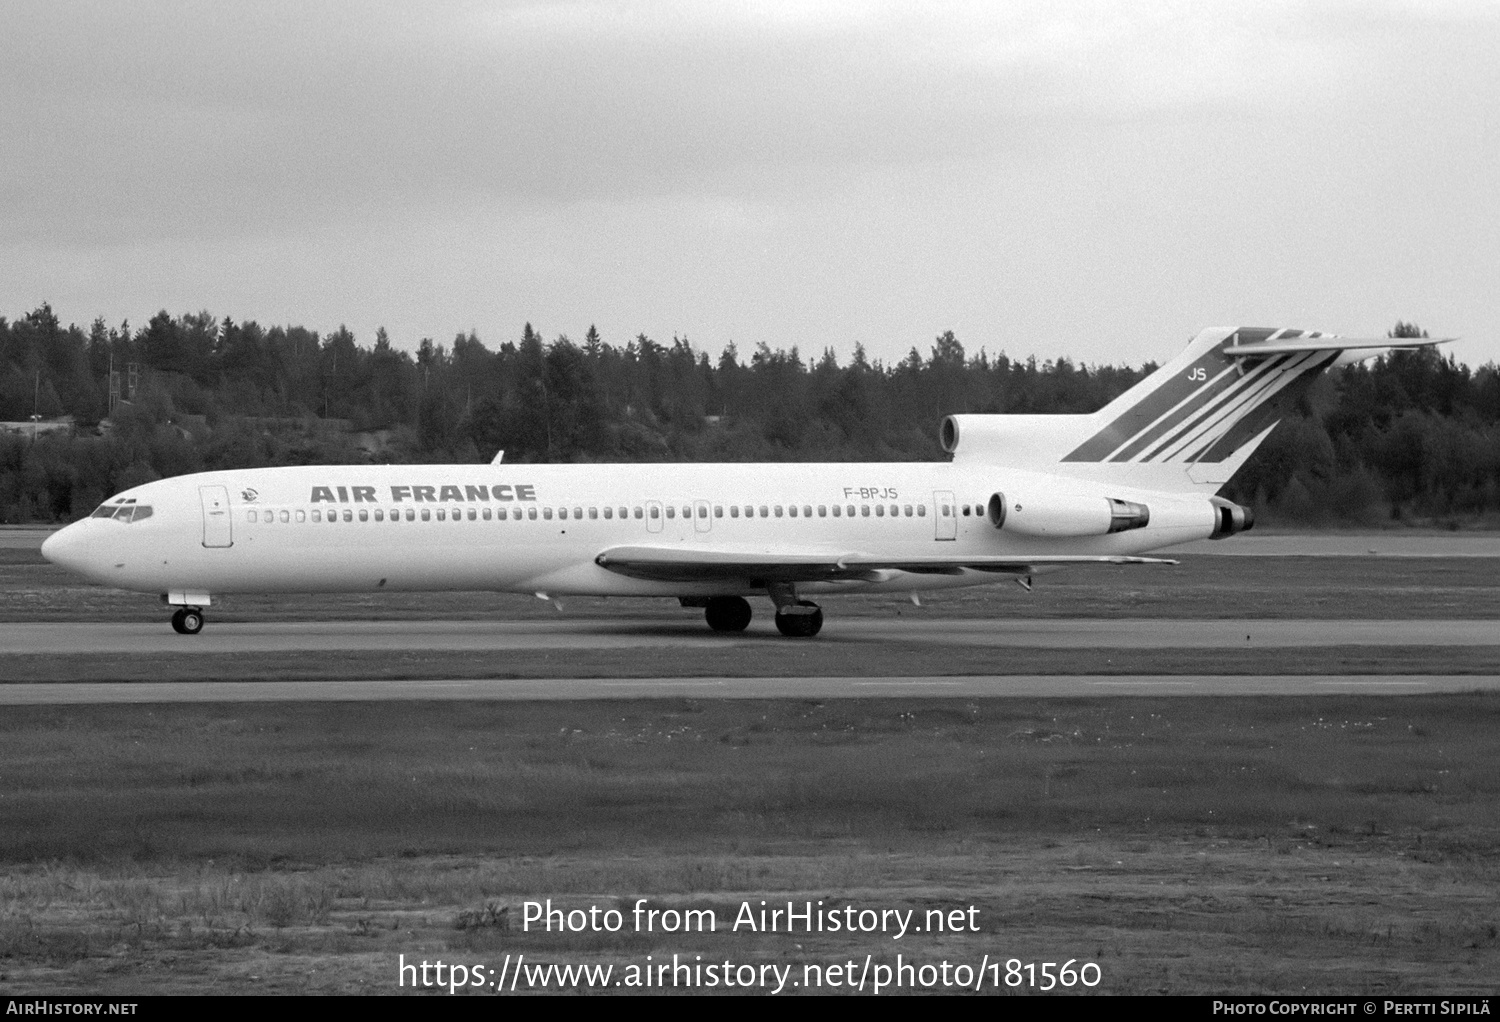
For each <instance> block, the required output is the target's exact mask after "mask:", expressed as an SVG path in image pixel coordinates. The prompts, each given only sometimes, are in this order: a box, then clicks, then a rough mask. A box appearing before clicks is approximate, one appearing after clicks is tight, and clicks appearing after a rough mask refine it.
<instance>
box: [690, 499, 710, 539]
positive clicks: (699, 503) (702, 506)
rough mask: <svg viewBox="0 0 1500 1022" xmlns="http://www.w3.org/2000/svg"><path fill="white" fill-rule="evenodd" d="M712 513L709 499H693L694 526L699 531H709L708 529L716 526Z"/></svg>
mask: <svg viewBox="0 0 1500 1022" xmlns="http://www.w3.org/2000/svg"><path fill="white" fill-rule="evenodd" d="M712 515H713V510H712V509H711V508H710V507H709V505H708V501H706V500H695V501H693V528H694V529H696V530H698V531H699V532H707V531H708V530H710V529H712V528H713V527H714V520H713V518H712V517H711V516H712Z"/></svg>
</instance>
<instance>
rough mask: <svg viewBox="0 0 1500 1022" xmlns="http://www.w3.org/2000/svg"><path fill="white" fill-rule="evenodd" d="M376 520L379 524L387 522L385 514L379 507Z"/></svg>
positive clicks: (376, 511) (376, 510)
mask: <svg viewBox="0 0 1500 1022" xmlns="http://www.w3.org/2000/svg"><path fill="white" fill-rule="evenodd" d="M375 520H376V521H377V522H383V521H385V512H384V511H382V510H380V508H378V507H377V508H376V509H375Z"/></svg>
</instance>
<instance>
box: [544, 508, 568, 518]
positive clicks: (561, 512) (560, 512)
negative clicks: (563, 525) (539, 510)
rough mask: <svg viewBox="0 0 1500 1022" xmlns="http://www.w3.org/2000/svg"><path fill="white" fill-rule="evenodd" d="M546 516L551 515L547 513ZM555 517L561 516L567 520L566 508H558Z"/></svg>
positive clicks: (549, 516)
mask: <svg viewBox="0 0 1500 1022" xmlns="http://www.w3.org/2000/svg"><path fill="white" fill-rule="evenodd" d="M547 517H548V518H551V517H552V516H551V515H548V516H547ZM557 517H559V518H561V519H562V520H563V521H567V520H568V509H567V508H565V507H560V508H558V509H557Z"/></svg>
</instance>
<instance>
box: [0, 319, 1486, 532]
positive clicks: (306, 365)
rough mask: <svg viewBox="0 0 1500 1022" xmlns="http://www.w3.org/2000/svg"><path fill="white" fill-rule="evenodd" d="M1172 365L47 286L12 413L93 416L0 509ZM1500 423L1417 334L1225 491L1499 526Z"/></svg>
mask: <svg viewBox="0 0 1500 1022" xmlns="http://www.w3.org/2000/svg"><path fill="white" fill-rule="evenodd" d="M1391 333H1392V335H1393V336H1420V332H1419V330H1418V328H1417V327H1415V326H1413V325H1412V324H1407V323H1398V324H1397V325H1396V327H1395V328H1394V329H1393V330H1392V331H1391ZM1184 340H1185V339H1184ZM1154 368H1155V366H1154V365H1151V364H1147V365H1145V366H1141V367H1138V368H1131V367H1126V366H1085V365H1078V364H1075V363H1074V362H1072V361H1070V360H1068V359H1066V358H1058V359H1056V360H1048V361H1044V362H1040V363H1039V362H1037V360H1036V359H1035V358H1026V359H1025V360H1021V361H1017V360H1012V359H1011V358H1009V357H1007V356H1006V355H1005V354H998V355H992V354H989V353H987V352H985V351H980V352H979V353H978V354H970V353H968V352H966V351H965V348H964V346H963V344H962V343H961V341H960V340H959V339H958V338H956V337H955V336H954V335H953V333H952V332H951V331H950V332H946V333H944V334H942V335H941V336H939V337H937V338H936V339H935V340H934V341H933V343H932V344H931V345H930V346H929V347H928V351H927V353H926V354H925V355H924V354H923V353H922V352H921V351H919V350H918V349H917V348H915V347H914V348H912V350H911V352H910V354H909V355H908V356H907V357H906V358H905V359H903V360H901V361H900V362H897V363H894V364H885V363H882V362H880V361H871V360H870V359H868V358H867V357H866V355H865V353H864V351H863V349H862V348H856V349H855V353H854V356H853V357H852V359H850V360H849V361H848V362H847V364H843V365H841V364H839V362H838V360H837V359H836V358H835V356H834V354H833V352H832V350H831V349H828V348H824V349H823V351H822V353H821V354H819V355H817V356H812V355H810V354H804V353H803V352H802V351H801V350H800V347H799V346H796V345H794V346H792V347H791V348H790V349H775V350H773V349H771V348H769V347H767V346H766V345H764V344H762V345H759V346H757V348H756V349H755V350H754V351H753V352H749V353H743V352H740V351H737V350H736V349H735V348H734V346H733V345H730V346H729V347H728V348H726V349H725V350H724V351H723V352H721V353H720V354H719V355H718V357H717V358H714V357H713V356H711V355H710V354H709V353H708V352H705V351H700V350H697V349H696V348H694V347H693V345H692V344H691V343H689V342H688V341H687V340H686V339H682V338H674V339H673V341H672V343H671V344H661V343H658V342H656V341H653V340H652V339H650V338H648V337H646V336H644V335H640V336H637V337H635V338H634V339H632V340H629V341H627V342H626V343H624V344H611V343H608V342H606V341H604V340H603V339H601V338H600V337H599V335H598V333H597V332H596V331H595V330H594V329H593V328H592V327H591V328H589V330H588V332H587V333H586V334H585V335H584V336H583V338H582V340H581V341H574V340H572V339H570V338H569V337H567V336H558V337H556V338H555V339H553V340H551V341H550V342H549V341H544V340H543V339H542V337H541V336H540V335H539V334H538V333H537V332H536V331H535V330H533V329H532V327H531V325H530V324H527V325H526V326H525V327H524V329H523V330H522V331H521V336H520V338H519V340H516V341H505V342H503V343H501V344H500V345H499V347H498V348H496V349H491V348H490V347H488V346H486V345H485V344H484V343H483V342H481V340H480V339H479V338H478V337H477V336H475V335H474V333H472V332H470V333H468V334H460V335H458V336H457V337H455V338H454V339H453V342H452V344H451V346H446V347H445V346H444V345H441V344H434V343H433V342H432V341H431V340H429V339H424V340H422V341H421V343H420V345H419V347H418V349H417V351H416V352H415V354H412V353H409V352H407V351H405V350H402V349H400V348H397V347H395V346H394V345H393V344H392V343H391V341H390V339H389V338H388V337H387V336H386V333H385V331H384V330H380V331H377V333H376V336H375V338H374V340H373V342H372V343H371V344H369V345H363V344H361V343H359V341H358V340H357V339H356V338H355V337H354V335H353V334H352V333H350V332H349V331H348V330H347V329H344V328H342V327H341V328H339V329H338V330H336V331H334V332H332V333H328V334H319V333H317V332H315V331H311V330H307V329H304V328H302V327H279V326H276V327H262V326H260V325H259V324H257V323H254V322H248V321H247V322H241V323H236V322H234V321H233V320H232V319H229V318H225V319H222V320H219V319H216V318H215V317H214V316H212V315H210V314H209V313H207V312H203V313H198V314H188V315H183V316H172V315H170V314H168V313H167V312H165V311H164V312H160V313H158V314H157V315H156V316H154V317H152V319H151V320H150V322H149V323H147V324H146V325H145V326H142V327H139V328H132V327H131V326H130V325H129V324H128V323H122V324H121V325H119V326H118V327H111V326H109V325H107V324H105V323H104V322H103V321H102V320H96V321H95V322H94V323H93V324H92V325H91V326H90V327H89V328H88V329H83V328H81V327H79V326H76V325H69V326H63V325H62V324H61V323H60V322H59V320H58V318H57V317H56V315H55V314H54V313H53V311H52V309H51V308H50V307H49V306H47V305H43V306H41V307H40V308H38V309H36V310H34V311H32V312H29V313H27V314H26V315H24V316H22V317H21V318H20V319H17V320H14V321H10V320H7V319H5V318H0V421H10V422H19V423H26V422H28V421H29V420H31V419H32V417H33V416H39V417H40V418H41V419H43V420H55V419H58V418H61V417H72V419H73V423H74V426H73V428H71V429H60V430H55V431H50V432H42V433H39V434H37V435H35V436H33V435H32V434H31V433H29V432H28V431H27V430H26V429H25V428H22V429H20V430H19V431H11V432H8V433H5V434H3V435H0V523H23V522H48V523H50V522H63V521H69V520H72V519H74V518H78V517H80V516H82V515H85V514H87V513H88V512H89V511H90V510H92V509H93V507H94V506H95V505H97V504H98V503H99V502H100V501H102V500H103V499H104V498H106V497H108V496H109V495H110V494H112V493H115V492H117V491H119V490H121V489H124V488H126V487H129V486H133V485H136V484H139V483H141V482H145V481H149V480H151V479H156V478H160V477H164V476H170V475H177V474H181V473H185V472H197V471H204V470H209V469H221V468H233V467H242V466H262V465H286V464H311V463H330V462H332V463H340V462H342V463H347V462H358V461H393V462H394V461H403V462H445V461H446V462H468V461H488V460H489V459H490V458H491V457H492V456H493V455H494V452H495V451H496V450H497V449H504V450H505V452H506V460H507V461H674V460H683V461H689V460H712V461H843V460H850V461H882V460H893V461H901V460H914V459H938V458H941V457H942V454H941V451H940V449H939V447H938V444H937V424H938V421H939V419H940V418H941V416H943V415H945V414H948V413H951V412H1031V413H1061V412H1089V411H1093V410H1094V409H1096V408H1098V407H1100V406H1102V405H1103V404H1104V403H1106V402H1107V401H1108V400H1110V399H1111V398H1112V397H1114V396H1115V395H1116V394H1119V393H1120V392H1121V391H1123V390H1125V389H1126V388H1127V387H1129V386H1130V385H1131V384H1132V383H1134V382H1135V381H1136V380H1138V379H1140V378H1141V377H1142V376H1144V375H1146V374H1147V373H1149V372H1150V371H1152V370H1153V369H1154ZM132 369H133V372H132ZM112 373H113V374H114V376H115V378H116V379H117V381H118V382H117V383H116V384H115V393H116V399H115V400H113V401H112V397H111V389H112V385H111V378H112ZM132 383H133V385H134V386H133V389H132ZM112 405H113V412H111V407H112ZM1497 441H1500V370H1497V368H1496V366H1495V365H1494V364H1493V363H1491V364H1487V365H1485V366H1483V367H1481V368H1479V369H1477V370H1471V369H1470V368H1469V367H1468V366H1466V365H1463V364H1462V363H1460V362H1458V361H1457V360H1456V359H1455V358H1454V357H1453V356H1452V355H1451V354H1448V355H1444V354H1441V353H1438V352H1435V351H1432V350H1430V349H1429V350H1424V351H1419V352H1412V353H1397V354H1396V355H1394V356H1392V357H1390V358H1382V359H1379V360H1377V361H1374V362H1371V363H1365V364H1362V365H1358V366H1352V367H1349V368H1346V369H1343V370H1341V371H1340V372H1338V373H1337V374H1335V375H1333V376H1331V377H1329V378H1327V379H1325V380H1324V381H1322V382H1320V383H1319V384H1318V385H1317V387H1315V388H1314V390H1313V391H1312V392H1311V394H1310V395H1309V396H1308V397H1307V398H1306V399H1305V400H1304V401H1303V402H1302V403H1301V404H1300V405H1299V406H1298V407H1297V408H1295V409H1293V410H1292V411H1291V412H1290V413H1289V414H1288V416H1287V417H1286V419H1285V420H1283V423H1282V425H1281V427H1280V428H1279V429H1278V430H1277V431H1276V432H1275V433H1274V434H1272V436H1271V439H1270V440H1269V441H1267V442H1266V444H1265V445H1264V446H1263V447H1262V448H1261V450H1260V451H1259V452H1258V453H1257V454H1256V455H1255V457H1254V458H1252V459H1251V461H1250V463H1249V465H1248V466H1247V467H1246V468H1245V469H1244V470H1243V471H1242V472H1241V473H1240V475H1239V476H1237V477H1236V478H1235V480H1234V481H1233V482H1232V483H1231V485H1230V486H1229V487H1228V488H1227V489H1226V490H1225V495H1226V496H1229V497H1230V498H1231V499H1234V500H1237V501H1241V502H1245V503H1249V504H1252V505H1253V506H1255V507H1256V509H1257V510H1258V511H1259V512H1260V513H1261V514H1262V517H1263V520H1265V521H1270V522H1272V523H1278V522H1279V523H1284V524H1303V525H1381V524H1387V523H1393V522H1394V523H1417V524H1437V525H1442V526H1446V527H1457V526H1460V525H1466V524H1475V523H1482V522H1485V520H1486V518H1487V516H1494V515H1496V514H1497V513H1500V442H1497Z"/></svg>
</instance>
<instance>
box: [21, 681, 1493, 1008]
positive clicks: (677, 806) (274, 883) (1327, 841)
mask: <svg viewBox="0 0 1500 1022" xmlns="http://www.w3.org/2000/svg"><path fill="white" fill-rule="evenodd" d="M1497 725H1500V698H1494V697H1485V696H1444V697H1428V696H1416V697H1387V698H1382V699H1364V698H1357V697H1342V696H1337V697H1336V696H1329V697H1320V698H1313V697H1307V698H1215V699H1192V698H1179V699H1170V698H1163V699H1152V698H1137V699H1130V700H1088V699H1077V700H979V701H972V700H944V699H869V700H844V701H829V702H819V701H814V700H773V701H760V702H755V701H747V702H735V703H731V702H727V701H712V700H709V701H700V700H650V701H639V702H628V701H627V702H610V703H598V702H595V703H590V702H580V703H565V704H562V703H525V702H522V703H501V704H495V703H486V704H480V703H452V704H441V705H440V704H433V703H417V704H411V703H406V704H395V705H393V704H355V705H349V704H344V705H333V704H296V705H290V704H280V705H278V704H256V705H236V706H223V705H213V706H140V707H133V706H131V707H121V706H112V707H82V708H80V707H72V708H16V709H13V710H9V711H7V713H6V714H5V716H4V718H3V720H0V807H3V808H0V812H3V814H4V818H5V821H6V826H5V827H4V828H3V829H0V862H3V863H4V865H5V868H4V869H3V870H0V905H3V909H4V911H3V913H0V962H3V971H4V972H5V973H6V974H7V975H6V978H7V981H8V982H9V983H11V984H12V985H13V986H14V988H15V989H18V990H19V989H25V990H26V991H28V992H40V989H42V988H43V987H45V985H46V984H47V983H53V984H55V985H56V988H57V989H71V990H78V989H81V988H85V987H86V988H87V989H90V990H96V991H106V990H130V989H143V988H146V989H152V990H154V991H155V992H168V991H172V990H186V989H208V988H213V989H217V990H220V991H224V992H228V991H236V990H244V991H251V990H258V991H262V992H264V991H267V990H328V991H352V990H381V989H390V988H391V987H392V985H393V984H394V968H393V966H392V964H391V963H393V962H394V960H395V957H396V954H397V953H398V952H401V953H405V954H407V955H408V956H411V955H414V954H415V955H420V956H424V957H428V958H436V957H444V958H445V959H447V960H450V961H452V960H464V961H474V960H486V959H490V958H494V957H496V956H497V955H500V954H503V953H504V952H505V951H526V952H528V953H529V954H531V955H532V956H533V957H535V958H541V957H546V958H548V959H549V960H558V959H563V958H571V959H573V960H577V959H578V958H580V957H590V958H593V959H596V960H603V959H611V960H615V961H619V960H622V958H624V957H626V956H635V957H636V958H639V957H641V956H643V955H645V954H667V955H669V954H671V953H673V952H675V951H680V952H684V953H689V954H691V953H706V954H712V955H724V954H729V955H733V956H734V957H736V958H739V959H742V960H774V961H805V960H827V959H830V958H834V957H841V956H847V955H848V954H851V953H858V954H860V955H863V954H864V953H865V952H866V951H867V950H869V951H874V952H876V953H878V954H880V955H882V956H885V957H886V958H890V957H891V956H893V955H894V953H896V952H897V951H901V952H904V953H906V954H907V955H908V956H910V955H937V954H939V953H941V954H942V955H945V956H947V957H949V958H956V957H960V956H963V957H967V956H970V955H972V956H973V957H974V958H975V959H976V960H977V959H978V957H979V955H980V954H982V953H985V952H991V953H999V954H1003V955H1006V956H1012V955H1019V956H1022V957H1033V956H1034V957H1037V958H1047V959H1061V958H1064V957H1082V958H1087V959H1090V960H1097V961H1100V962H1101V963H1102V965H1103V967H1104V969H1105V975H1106V977H1107V978H1108V986H1107V987H1106V988H1105V989H1108V990H1111V991H1114V992H1148V991H1155V990H1171V991H1176V992H1206V991H1209V990H1219V991H1225V992H1228V991H1259V992H1276V991H1290V990H1300V989H1307V990H1308V991H1314V992H1317V991H1345V992H1348V991H1350V990H1366V991H1376V990H1385V991H1390V992H1393V993H1413V992H1418V991H1445V992H1450V993H1457V992H1461V991H1465V990H1470V991H1475V990H1482V989H1489V988H1491V987H1492V986H1493V977H1494V976H1495V975H1496V974H1497V969H1500V939H1497V937H1496V924H1497V922H1500V917H1497V916H1496V911H1495V904H1494V900H1493V891H1494V889H1495V886H1496V883H1497V881H1500V872H1497V871H1500V865H1497V863H1496V860H1495V858H1494V855H1493V849H1494V848H1495V847H1496V839H1497V837H1500V762H1497V761H1496V760H1495V758H1494V757H1493V755H1492V754H1491V753H1492V752H1493V736H1494V734H1495V733H1496V728H1497ZM545 897H553V898H557V899H560V900H562V901H564V902H566V903H569V904H573V903H581V904H589V903H602V904H606V905H610V906H614V905H616V904H618V905H621V906H628V905H629V904H630V903H632V901H633V899H635V898H637V897H649V898H653V899H657V901H658V903H659V904H676V905H696V906H710V907H717V908H720V909H723V910H726V911H727V910H729V909H730V908H731V907H732V906H733V905H735V904H736V903H737V902H738V901H740V900H742V899H746V898H750V899H756V900H758V899H760V898H769V899H772V900H775V899H777V898H780V899H783V900H784V899H786V898H787V897H795V898H797V899H799V900H800V899H804V898H811V899H814V900H817V899H826V900H828V901H829V902H830V903H834V904H841V903H844V902H858V903H861V904H870V905H876V906H882V907H884V906H891V905H898V906H909V907H917V908H922V907H924V906H930V905H949V904H975V905H978V906H979V907H980V909H981V919H982V922H983V923H984V931H983V932H982V933H980V934H976V935H972V936H964V937H963V938H951V939H949V938H945V939H944V941H942V942H939V943H937V944H934V942H933V940H931V939H928V940H925V941H922V940H913V941H909V942H908V943H906V944H904V945H901V946H896V945H891V944H889V942H887V943H886V944H885V945H881V944H879V943H878V942H875V941H873V940H864V941H851V940H849V939H848V938H847V937H833V936H829V935H811V936H808V937H802V936H799V937H798V938H797V939H796V940H795V941H793V940H791V939H786V938H784V937H778V938H758V937H755V936H746V935H743V934H741V935H738V936H736V935H731V934H727V933H723V934H718V935H715V936H712V937H704V938H701V939H698V938H694V939H685V938H684V937H682V936H681V935H666V934H658V935H644V936H643V935H628V936H626V937H620V938H615V937H608V936H604V935H598V934H582V935H558V934H553V935H550V936H548V935H542V934H525V933H520V932H517V927H516V926H515V925H514V923H515V916H517V915H519V910H520V902H521V901H522V900H523V899H527V898H545ZM502 910H506V914H502ZM39 984H40V986H39Z"/></svg>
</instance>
